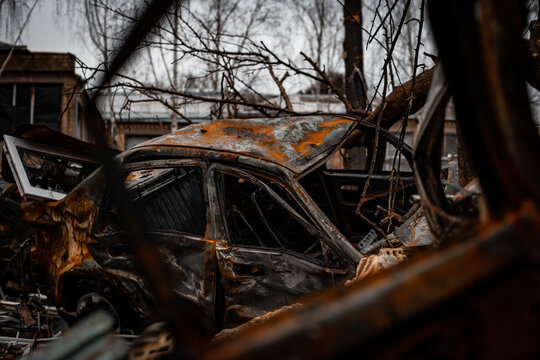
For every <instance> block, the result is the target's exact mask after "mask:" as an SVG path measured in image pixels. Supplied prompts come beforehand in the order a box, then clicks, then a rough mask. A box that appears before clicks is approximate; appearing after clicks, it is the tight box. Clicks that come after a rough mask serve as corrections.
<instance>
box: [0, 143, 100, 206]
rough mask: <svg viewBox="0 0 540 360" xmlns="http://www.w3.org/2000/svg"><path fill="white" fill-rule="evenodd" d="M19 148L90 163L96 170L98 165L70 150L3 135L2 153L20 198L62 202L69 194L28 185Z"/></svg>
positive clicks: (92, 160)
mask: <svg viewBox="0 0 540 360" xmlns="http://www.w3.org/2000/svg"><path fill="white" fill-rule="evenodd" d="M19 148H21V149H23V150H28V151H31V152H35V153H38V154H44V155H50V156H55V157H59V158H62V159H67V160H72V161H79V162H84V163H90V164H94V165H96V168H97V167H98V166H97V165H98V163H97V162H96V161H95V159H93V158H91V157H88V156H85V155H79V154H74V153H73V151H71V150H65V149H62V148H61V147H57V146H52V145H47V144H40V143H34V142H32V141H29V140H24V139H20V138H16V137H14V136H10V135H4V149H5V150H6V151H4V152H5V155H6V158H7V160H8V162H9V164H10V165H11V169H12V174H13V178H14V179H15V183H16V184H17V188H18V189H19V192H20V194H21V196H26V197H29V198H32V199H37V200H55V201H58V200H62V199H63V198H64V197H65V196H66V195H67V194H69V192H68V193H66V194H64V193H60V192H57V191H53V190H46V189H41V188H38V187H35V186H33V185H32V184H30V180H29V179H28V176H27V175H26V170H25V168H24V165H23V163H22V159H21V155H20V154H19V150H18V149H19Z"/></svg>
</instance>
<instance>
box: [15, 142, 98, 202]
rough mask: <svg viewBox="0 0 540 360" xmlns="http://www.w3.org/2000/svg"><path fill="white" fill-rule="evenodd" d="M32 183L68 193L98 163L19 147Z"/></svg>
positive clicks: (37, 186)
mask: <svg viewBox="0 0 540 360" xmlns="http://www.w3.org/2000/svg"><path fill="white" fill-rule="evenodd" d="M19 154H20V156H21V161H22V164H23V167H24V171H25V173H26V176H27V177H28V181H29V182H30V185H32V186H33V187H36V188H39V189H45V190H52V191H55V192H59V193H62V194H67V193H68V192H70V191H71V190H72V189H73V188H75V186H77V185H78V184H79V183H80V182H81V181H83V180H84V179H85V178H86V177H87V176H88V175H90V173H92V171H94V170H95V169H96V167H97V165H94V164H86V163H83V162H81V161H74V160H70V159H62V158H58V157H55V156H48V155H44V154H39V153H37V152H33V151H30V150H27V149H21V148H19Z"/></svg>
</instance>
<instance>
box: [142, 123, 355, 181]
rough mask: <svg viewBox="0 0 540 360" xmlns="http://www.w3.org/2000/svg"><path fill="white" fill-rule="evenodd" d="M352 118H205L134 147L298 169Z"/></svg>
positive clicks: (314, 159) (314, 157)
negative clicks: (193, 151) (210, 153)
mask: <svg viewBox="0 0 540 360" xmlns="http://www.w3.org/2000/svg"><path fill="white" fill-rule="evenodd" d="M355 123H356V122H355V120H352V119H350V118H347V117H344V116H301V117H288V118H269V119H234V120H216V121H206V122H202V123H198V124H193V125H189V126H186V127H184V128H182V129H180V130H178V131H176V132H173V133H171V134H168V135H164V136H161V137H158V138H155V139H152V140H149V141H146V142H144V143H141V144H139V145H137V146H136V147H135V149H137V148H139V149H140V148H143V147H160V146H173V147H185V148H198V149H206V150H215V151H220V152H231V153H236V154H239V155H245V156H249V157H254V158H260V159H262V160H266V161H270V162H273V163H276V164H279V165H282V166H284V167H286V168H288V169H289V170H291V171H293V172H295V173H301V172H302V171H304V170H305V169H307V168H309V167H310V166H311V165H313V164H314V163H316V162H318V161H319V160H320V159H321V158H322V157H324V156H326V155H327V154H328V153H329V152H331V150H332V149H333V148H334V147H335V145H337V144H338V143H339V142H340V140H341V139H343V137H344V136H345V135H347V134H348V132H349V130H351V128H352V126H353V125H354V124H355Z"/></svg>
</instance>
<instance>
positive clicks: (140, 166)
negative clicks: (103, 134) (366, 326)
mask: <svg viewBox="0 0 540 360" xmlns="http://www.w3.org/2000/svg"><path fill="white" fill-rule="evenodd" d="M179 167H199V168H200V169H201V176H202V189H203V195H204V207H205V212H206V224H205V230H204V234H203V235H198V234H190V233H185V232H181V231H175V230H163V229H157V230H152V231H151V232H153V233H169V234H173V233H174V234H176V235H178V236H182V237H185V238H192V239H203V238H208V234H209V232H211V226H209V224H210V219H211V216H212V215H211V213H210V209H209V206H208V199H209V198H208V180H207V174H208V166H207V164H206V163H205V162H204V161H199V160H196V159H167V160H151V161H141V162H134V163H125V164H122V165H121V166H120V172H121V174H122V181H124V180H125V178H126V177H127V176H128V174H129V173H130V172H132V171H138V170H149V169H167V168H179ZM109 200H110V186H107V188H106V189H105V191H104V195H103V196H102V198H101V200H100V206H99V209H98V211H97V214H96V217H95V221H94V222H93V224H92V233H93V234H94V236H96V237H104V236H111V235H113V234H118V233H120V232H121V231H109V232H103V231H101V232H99V231H97V228H98V227H99V226H101V224H102V222H101V219H102V216H103V214H104V213H107V212H108V210H109V209H110V206H109V205H110V202H109Z"/></svg>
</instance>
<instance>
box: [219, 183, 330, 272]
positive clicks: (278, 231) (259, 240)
mask: <svg viewBox="0 0 540 360" xmlns="http://www.w3.org/2000/svg"><path fill="white" fill-rule="evenodd" d="M217 178H218V184H219V185H218V186H219V189H220V191H219V193H220V194H221V203H222V206H223V214H224V217H225V224H226V227H227V232H228V236H229V241H230V243H231V244H232V245H244V246H255V247H263V248H274V249H280V250H284V251H291V252H293V253H296V254H298V255H302V256H306V257H309V258H312V259H317V260H318V261H319V262H322V261H323V260H324V259H323V255H322V247H321V243H320V241H321V240H320V235H319V234H318V230H316V229H315V227H314V226H313V225H312V224H310V223H309V222H308V221H307V220H305V219H306V216H305V214H304V212H303V211H302V210H301V209H300V208H299V207H298V206H295V202H294V201H293V200H292V199H291V197H290V196H289V195H288V194H287V193H286V192H285V191H284V190H283V189H281V188H280V187H279V186H278V185H277V184H276V183H274V182H269V186H268V187H267V188H266V187H262V186H261V185H262V184H260V185H259V184H256V183H254V182H252V181H250V180H247V179H244V178H240V177H237V176H235V175H231V174H226V173H218V175H217ZM278 192H279V193H280V195H281V196H280V195H278V194H277V193H278ZM323 264H324V263H323Z"/></svg>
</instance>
